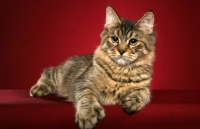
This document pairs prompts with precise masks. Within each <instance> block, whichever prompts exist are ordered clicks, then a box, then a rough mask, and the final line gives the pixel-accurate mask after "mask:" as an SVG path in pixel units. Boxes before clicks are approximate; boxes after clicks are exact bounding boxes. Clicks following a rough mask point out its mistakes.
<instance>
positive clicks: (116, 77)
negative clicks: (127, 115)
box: [93, 59, 150, 104]
mask: <svg viewBox="0 0 200 129" xmlns="http://www.w3.org/2000/svg"><path fill="white" fill-rule="evenodd" d="M94 65H95V67H94V71H93V72H94V75H95V78H94V80H93V81H94V83H95V84H96V86H97V88H98V89H99V91H100V92H99V94H100V95H99V96H100V101H101V103H103V104H121V103H122V98H123V96H125V95H126V94H127V93H126V92H127V90H128V89H130V88H131V89H140V88H143V87H144V86H147V85H148V84H149V83H150V79H149V78H150V74H149V72H148V70H147V69H146V68H145V67H142V66H141V67H122V66H117V65H115V64H112V63H111V62H110V63H109V64H108V63H107V62H104V61H103V60H100V59H98V60H96V62H95V64H94Z"/></svg>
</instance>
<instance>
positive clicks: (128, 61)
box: [115, 57, 131, 66]
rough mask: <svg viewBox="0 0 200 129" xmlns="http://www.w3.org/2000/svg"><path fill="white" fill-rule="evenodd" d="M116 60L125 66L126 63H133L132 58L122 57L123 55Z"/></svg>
mask: <svg viewBox="0 0 200 129" xmlns="http://www.w3.org/2000/svg"><path fill="white" fill-rule="evenodd" d="M115 62H116V63H117V64H118V65H122V66H125V65H128V64H130V63H131V61H130V60H127V59H125V58H122V57H121V58H117V59H115Z"/></svg>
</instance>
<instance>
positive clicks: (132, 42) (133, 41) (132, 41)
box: [129, 39, 137, 44]
mask: <svg viewBox="0 0 200 129" xmlns="http://www.w3.org/2000/svg"><path fill="white" fill-rule="evenodd" d="M129 43H130V44H135V43H137V40H136V39H131V40H130V41H129Z"/></svg>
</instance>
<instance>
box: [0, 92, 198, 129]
mask: <svg viewBox="0 0 200 129" xmlns="http://www.w3.org/2000/svg"><path fill="white" fill-rule="evenodd" d="M199 92H200V91H197V90H196V91H194V90H182V91H181V90H176V91H172V90H154V91H153V92H152V93H153V98H152V101H151V103H150V104H148V105H147V106H146V107H145V108H144V109H142V110H141V111H140V112H138V113H136V114H133V115H131V116H129V115H127V114H126V113H125V112H123V110H122V107H121V106H119V105H115V106H104V108H105V111H106V118H105V119H104V120H102V121H99V122H98V124H97V125H96V128H95V129H133V128H136V129H179V128H181V129H198V128H200V124H199V123H200V110H199V108H200V94H199ZM0 98H1V99H0V116H1V117H0V128H1V129H11V128H16V127H20V128H21V129H25V128H26V129H35V128H43V129H47V128H48V129H58V128H59V129H63V128H65V129H74V128H77V127H76V126H75V122H74V121H75V118H74V116H75V110H74V107H73V104H72V103H69V102H65V101H64V99H63V98H59V97H57V96H54V95H52V96H47V97H43V98H32V97H30V96H29V92H28V91H27V90H0Z"/></svg>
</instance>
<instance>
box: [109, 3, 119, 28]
mask: <svg viewBox="0 0 200 129" xmlns="http://www.w3.org/2000/svg"><path fill="white" fill-rule="evenodd" d="M120 23H121V21H120V19H119V17H118V15H117V13H116V12H115V11H114V9H113V8H112V7H111V6H110V5H109V6H108V7H107V8H106V23H105V28H110V27H113V26H116V25H118V24H120Z"/></svg>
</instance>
